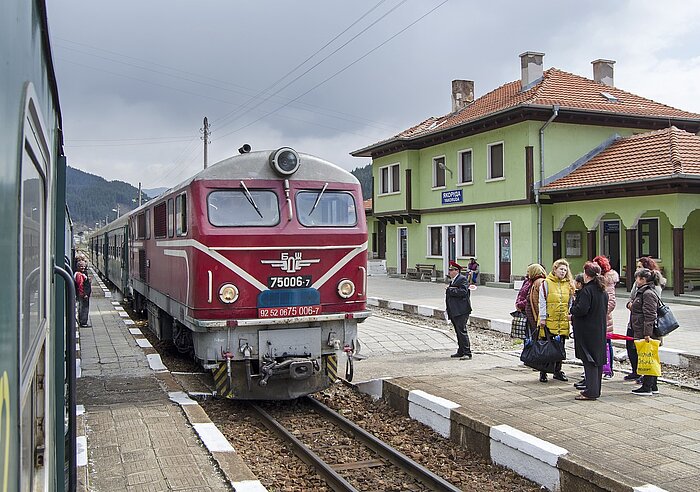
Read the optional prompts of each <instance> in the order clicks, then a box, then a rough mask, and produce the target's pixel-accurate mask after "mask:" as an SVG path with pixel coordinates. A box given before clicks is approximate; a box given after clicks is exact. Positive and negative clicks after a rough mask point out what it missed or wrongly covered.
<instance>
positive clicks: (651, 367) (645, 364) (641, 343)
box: [634, 339, 661, 376]
mask: <svg viewBox="0 0 700 492" xmlns="http://www.w3.org/2000/svg"><path fill="white" fill-rule="evenodd" d="M659 343H660V342H659V341H658V340H654V339H650V340H649V341H648V342H647V341H646V340H635V341H634V345H635V346H636V347H637V357H638V358H637V374H639V375H641V376H661V361H660V360H659Z"/></svg>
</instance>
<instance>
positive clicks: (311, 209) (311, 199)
mask: <svg viewBox="0 0 700 492" xmlns="http://www.w3.org/2000/svg"><path fill="white" fill-rule="evenodd" d="M296 207H297V214H298V217H299V222H300V223H301V224H302V225H304V226H307V227H329V226H333V227H343V226H345V227H352V226H355V225H357V208H356V206H355V198H354V197H353V196H352V194H351V193H348V192H346V191H327V190H325V188H324V189H320V190H313V191H312V190H309V191H300V192H299V193H297V195H296Z"/></svg>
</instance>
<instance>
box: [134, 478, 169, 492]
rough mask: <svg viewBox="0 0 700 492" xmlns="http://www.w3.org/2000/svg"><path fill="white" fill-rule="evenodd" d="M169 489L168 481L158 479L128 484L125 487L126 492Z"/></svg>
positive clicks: (162, 491)
mask: <svg viewBox="0 0 700 492" xmlns="http://www.w3.org/2000/svg"><path fill="white" fill-rule="evenodd" d="M168 490H170V488H169V487H168V482H166V481H165V479H163V480H159V481H157V482H151V483H144V484H139V485H129V486H127V488H126V491H127V492H165V491H168Z"/></svg>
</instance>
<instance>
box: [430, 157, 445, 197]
mask: <svg viewBox="0 0 700 492" xmlns="http://www.w3.org/2000/svg"><path fill="white" fill-rule="evenodd" d="M441 159H442V165H443V167H442V168H441V167H440V166H439V165H438V161H440V160H441ZM438 173H442V181H443V183H445V184H442V185H438ZM445 188H447V158H446V157H445V156H444V155H438V156H435V157H433V189H434V190H443V189H445Z"/></svg>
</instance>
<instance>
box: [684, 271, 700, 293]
mask: <svg viewBox="0 0 700 492" xmlns="http://www.w3.org/2000/svg"><path fill="white" fill-rule="evenodd" d="M683 283H684V284H685V287H686V289H688V290H695V289H696V288H698V287H700V268H691V267H688V268H684V269H683Z"/></svg>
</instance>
